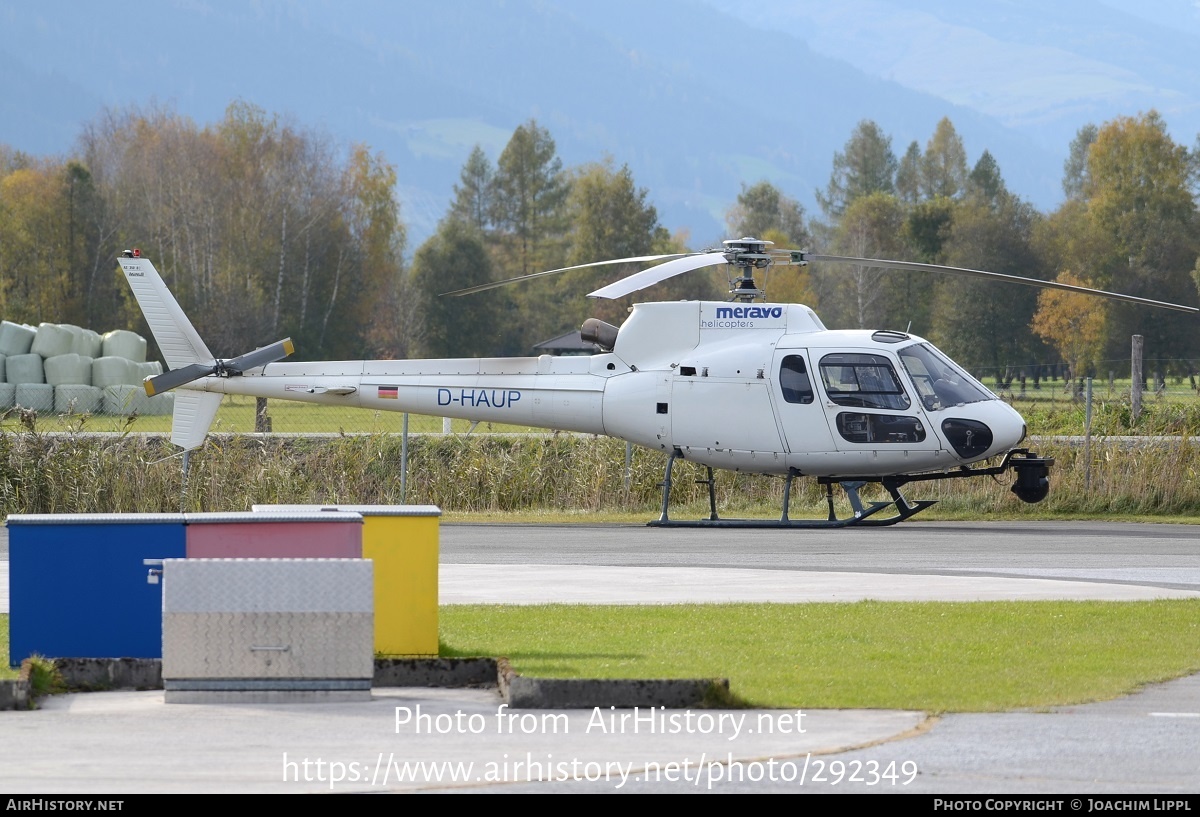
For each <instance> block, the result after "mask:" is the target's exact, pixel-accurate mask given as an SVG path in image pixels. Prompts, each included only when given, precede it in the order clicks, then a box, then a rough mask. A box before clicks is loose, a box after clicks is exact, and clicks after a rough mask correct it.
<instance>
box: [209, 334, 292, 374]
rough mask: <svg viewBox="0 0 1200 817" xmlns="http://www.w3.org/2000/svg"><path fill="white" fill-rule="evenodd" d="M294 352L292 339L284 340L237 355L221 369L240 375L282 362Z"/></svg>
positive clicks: (223, 364) (224, 363)
mask: <svg viewBox="0 0 1200 817" xmlns="http://www.w3.org/2000/svg"><path fill="white" fill-rule="evenodd" d="M294 351H296V349H295V347H294V346H293V345H292V339H291V338H284V339H283V340H280V341H276V342H275V343H272V344H271V345H270V346H264V347H262V348H261V349H255V350H254V351H253V352H247V353H246V354H244V355H239V356H238V357H235V358H233V359H232V360H226V361H224V362H223V363H222V365H221V369H222V370H224V371H226V372H228V373H229V374H241V373H242V372H244V371H246V370H247V369H256V368H258V367H259V366H266V365H267V364H268V363H274V362H275V361H277V360H283V359H284V358H285V357H287V356H288V355H290V354H291V353H292V352H294Z"/></svg>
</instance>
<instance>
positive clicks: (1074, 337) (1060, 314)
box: [1032, 270, 1109, 376]
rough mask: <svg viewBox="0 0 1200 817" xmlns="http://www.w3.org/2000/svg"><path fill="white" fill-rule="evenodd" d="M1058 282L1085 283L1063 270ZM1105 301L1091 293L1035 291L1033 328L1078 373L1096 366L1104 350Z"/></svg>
mask: <svg viewBox="0 0 1200 817" xmlns="http://www.w3.org/2000/svg"><path fill="white" fill-rule="evenodd" d="M1056 280H1057V281H1058V283H1060V284H1069V285H1071V286H1087V284H1086V282H1084V281H1083V279H1081V278H1080V277H1078V276H1077V275H1074V274H1073V273H1071V272H1070V271H1069V270H1063V271H1062V272H1060V273H1059V274H1058V278H1057V279H1056ZM1108 305H1109V302H1108V301H1100V302H1099V303H1097V299H1096V298H1095V297H1093V296H1091V295H1083V294H1080V293H1076V292H1064V291H1062V290H1057V289H1046V290H1042V292H1041V293H1040V294H1039V295H1038V307H1037V312H1036V314H1035V315H1034V318H1033V323H1032V327H1033V331H1034V332H1036V333H1037V334H1038V336H1039V337H1041V338H1043V339H1045V340H1046V342H1047V343H1049V344H1051V345H1052V346H1054V348H1055V349H1056V350H1057V351H1058V353H1059V355H1061V356H1062V359H1063V360H1064V361H1066V363H1067V365H1068V366H1070V368H1071V372H1072V374H1074V375H1076V376H1078V375H1080V374H1082V373H1083V372H1085V371H1088V370H1093V369H1095V367H1096V365H1097V363H1098V362H1099V360H1100V358H1101V354H1102V352H1103V350H1104V339H1105V335H1106V331H1107V311H1108Z"/></svg>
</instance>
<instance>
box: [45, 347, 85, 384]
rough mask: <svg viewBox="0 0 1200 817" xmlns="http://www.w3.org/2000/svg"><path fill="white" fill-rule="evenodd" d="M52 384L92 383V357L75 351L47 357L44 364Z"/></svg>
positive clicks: (48, 380)
mask: <svg viewBox="0 0 1200 817" xmlns="http://www.w3.org/2000/svg"><path fill="white" fill-rule="evenodd" d="M42 365H43V368H44V369H45V372H46V382H47V383H49V384H50V385H51V386H90V385H92V359H91V358H90V357H84V356H82V355H77V354H75V353H74V352H71V353H70V354H66V355H57V356H55V357H48V358H46V360H45V362H44V363H43V364H42Z"/></svg>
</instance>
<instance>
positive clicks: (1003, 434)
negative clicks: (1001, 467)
mask: <svg viewBox="0 0 1200 817" xmlns="http://www.w3.org/2000/svg"><path fill="white" fill-rule="evenodd" d="M964 408H965V407H964ZM971 408H972V409H974V410H973V411H971V412H970V414H971V415H972V416H957V417H947V418H946V419H944V420H942V425H941V431H942V436H943V437H944V438H945V440H946V442H947V443H949V444H950V447H951V448H953V449H954V453H956V454H958V456H959V457H960V458H961V459H963V460H964V461H968V462H969V461H974V460H980V459H986V458H988V457H992V456H995V455H997V454H1003V453H1004V452H1006V451H1009V450H1010V449H1012V448H1015V447H1017V446H1018V445H1019V444H1020V443H1021V440H1023V439H1025V434H1026V426H1025V420H1024V418H1023V417H1021V415H1020V414H1018V413H1017V412H1016V410H1014V409H1013V408H1012V407H1011V406H1009V405H1008V404H1007V403H1003V402H1001V401H999V400H996V401H991V402H988V403H975V404H972V406H971ZM965 413H966V412H964V414H965Z"/></svg>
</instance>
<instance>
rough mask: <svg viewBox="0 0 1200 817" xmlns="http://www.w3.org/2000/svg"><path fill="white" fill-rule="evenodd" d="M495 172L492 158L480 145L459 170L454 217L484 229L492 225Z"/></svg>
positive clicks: (477, 228)
mask: <svg viewBox="0 0 1200 817" xmlns="http://www.w3.org/2000/svg"><path fill="white" fill-rule="evenodd" d="M495 176H496V171H495V170H494V169H493V168H492V163H491V162H489V161H488V157H487V154H485V153H484V152H483V148H482V147H480V146H479V145H476V146H475V148H474V149H473V150H472V151H471V155H470V156H468V157H467V162H466V164H464V165H463V169H462V172H461V173H460V174H459V184H456V185H454V201H453V202H452V203H451V205H450V216H451V218H457V219H459V220H460V221H464V222H466V223H467V224H470V225H471V226H472V227H474V228H475V229H476V230H479V231H480V232H481V233H482V232H483V231H484V230H486V229H487V228H488V227H489V226H491V223H492V221H491V219H492V211H493V204H492V198H493V189H492V188H493V184H494V180H495Z"/></svg>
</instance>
